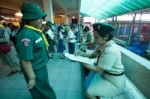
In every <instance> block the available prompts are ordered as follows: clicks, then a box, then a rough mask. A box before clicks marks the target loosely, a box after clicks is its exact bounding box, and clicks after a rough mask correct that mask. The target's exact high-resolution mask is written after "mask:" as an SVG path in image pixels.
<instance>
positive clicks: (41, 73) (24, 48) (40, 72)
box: [17, 27, 56, 99]
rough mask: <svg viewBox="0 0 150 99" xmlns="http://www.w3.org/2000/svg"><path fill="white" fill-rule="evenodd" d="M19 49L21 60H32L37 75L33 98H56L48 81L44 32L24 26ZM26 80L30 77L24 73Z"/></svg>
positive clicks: (18, 45)
mask: <svg viewBox="0 0 150 99" xmlns="http://www.w3.org/2000/svg"><path fill="white" fill-rule="evenodd" d="M17 50H18V56H19V59H20V61H23V60H26V61H31V64H32V68H33V70H34V73H35V75H36V84H35V86H34V87H33V89H31V90H30V92H31V94H32V96H33V99H56V96H55V93H54V91H53V89H52V88H51V86H50V85H49V82H48V72H47V68H46V63H47V61H48V54H47V49H46V45H45V43H44V41H43V38H42V34H41V33H40V32H38V31H35V30H32V29H29V28H26V27H24V28H23V29H22V30H21V31H20V32H19V33H18V35H17ZM24 76H25V79H26V82H27V83H28V81H29V79H28V77H27V75H26V74H25V73H24Z"/></svg>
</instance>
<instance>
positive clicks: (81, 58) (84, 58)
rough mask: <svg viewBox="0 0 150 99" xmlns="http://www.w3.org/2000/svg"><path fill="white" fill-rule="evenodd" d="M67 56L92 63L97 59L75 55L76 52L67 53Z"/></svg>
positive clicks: (74, 59)
mask: <svg viewBox="0 0 150 99" xmlns="http://www.w3.org/2000/svg"><path fill="white" fill-rule="evenodd" d="M65 56H66V57H67V58H69V59H70V60H73V61H78V62H82V63H86V64H90V65H93V64H94V62H95V61H96V59H90V58H87V57H83V56H75V55H74V54H69V53H65Z"/></svg>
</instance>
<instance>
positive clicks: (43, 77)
mask: <svg viewBox="0 0 150 99" xmlns="http://www.w3.org/2000/svg"><path fill="white" fill-rule="evenodd" d="M23 72H24V71H23ZM34 73H35V75H36V83H35V86H34V87H33V88H32V89H31V90H29V91H30V93H31V95H32V97H33V99H56V95H55V93H54V90H53V89H52V87H51V86H50V84H49V81H48V72H47V68H46V66H44V67H42V68H40V69H38V70H35V71H34ZM24 76H25V79H26V82H27V83H28V81H29V79H28V77H27V75H26V74H25V73H24Z"/></svg>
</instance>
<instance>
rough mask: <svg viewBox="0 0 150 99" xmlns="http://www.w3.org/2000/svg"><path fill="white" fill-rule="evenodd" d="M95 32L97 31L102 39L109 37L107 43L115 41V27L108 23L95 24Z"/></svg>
mask: <svg viewBox="0 0 150 99" xmlns="http://www.w3.org/2000/svg"><path fill="white" fill-rule="evenodd" d="M93 30H94V31H97V32H98V34H99V36H101V37H105V36H106V35H108V36H109V37H108V39H107V40H106V41H109V40H112V39H113V32H114V31H115V29H114V27H113V26H112V25H110V24H108V23H95V24H93Z"/></svg>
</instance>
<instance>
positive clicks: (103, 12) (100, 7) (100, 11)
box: [80, 0, 150, 19]
mask: <svg viewBox="0 0 150 99" xmlns="http://www.w3.org/2000/svg"><path fill="white" fill-rule="evenodd" d="M85 3H86V4H85ZM148 8H150V0H94V2H93V0H81V9H80V12H81V13H82V14H84V15H89V16H92V17H95V18H97V19H105V18H110V17H113V16H118V15H122V14H126V13H131V12H132V13H133V12H135V11H139V10H143V9H148ZM149 12H150V11H149Z"/></svg>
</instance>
